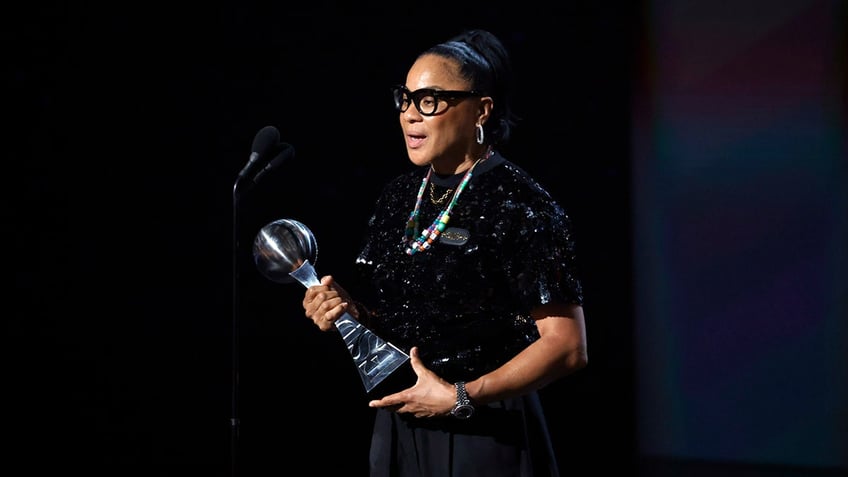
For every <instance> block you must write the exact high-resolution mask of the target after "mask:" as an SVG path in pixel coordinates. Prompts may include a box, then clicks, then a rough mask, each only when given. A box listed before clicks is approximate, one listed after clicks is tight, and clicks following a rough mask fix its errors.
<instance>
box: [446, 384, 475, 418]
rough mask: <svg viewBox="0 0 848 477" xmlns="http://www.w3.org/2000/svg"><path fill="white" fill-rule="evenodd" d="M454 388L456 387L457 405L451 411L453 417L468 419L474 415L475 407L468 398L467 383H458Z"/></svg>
mask: <svg viewBox="0 0 848 477" xmlns="http://www.w3.org/2000/svg"><path fill="white" fill-rule="evenodd" d="M454 387H456V404H455V405H454V406H453V409H451V415H452V416H453V417H455V418H457V419H468V418H469V417H471V416H472V415H474V406H473V405H472V404H471V399H470V398H469V397H468V391H466V390H465V381H457V382H456V383H454Z"/></svg>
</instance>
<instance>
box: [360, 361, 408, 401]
mask: <svg viewBox="0 0 848 477" xmlns="http://www.w3.org/2000/svg"><path fill="white" fill-rule="evenodd" d="M417 380H418V376H416V374H415V371H413V369H412V365H411V364H410V363H409V361H406V362H405V363H403V364H402V365H400V366H399V367H398V368H397V369H395V370H394V371H392V373H391V374H389V375H388V376H386V378H385V379H383V380H382V381H380V382H379V383H378V384H377V385H376V386H374V387H373V388H372V389H371V390H370V391H367V392H366V395H367V396H368V398H369V399H380V398H382V397H385V396H388V395H389V394H394V393H396V392H398V391H402V390H404V389H406V388H409V387H412V386H414V385H415V382H416V381H417Z"/></svg>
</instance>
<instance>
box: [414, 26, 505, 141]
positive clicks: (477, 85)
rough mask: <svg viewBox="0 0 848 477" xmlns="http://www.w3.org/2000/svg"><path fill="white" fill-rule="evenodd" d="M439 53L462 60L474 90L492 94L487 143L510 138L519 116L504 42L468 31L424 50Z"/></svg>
mask: <svg viewBox="0 0 848 477" xmlns="http://www.w3.org/2000/svg"><path fill="white" fill-rule="evenodd" d="M426 54H433V55H439V56H441V57H444V58H448V59H452V60H454V61H456V62H457V63H459V71H460V74H462V76H463V77H464V78H465V79H467V80H468V81H470V82H471V89H473V90H475V91H479V92H480V93H482V94H484V95H486V96H491V97H492V100H493V102H494V108H492V115H491V118H490V120H489V121H487V122H486V123H485V124H484V125H483V129H484V132H485V138H486V139H485V141H486V143H489V144H493V145H498V144H506V143H507V142H508V141H509V137H510V133H511V130H512V127H513V126H515V124H516V121H517V118H516V116H515V114H514V113H513V111H512V104H511V103H512V66H511V64H510V60H509V54H508V52H507V51H506V48H505V47H504V45H503V43H501V41H500V40H499V39H498V37H496V36H495V35H493V34H492V33H490V32H488V31H486V30H466V31H464V32H462V33H460V34H459V35H457V36H455V37H453V38H451V39H450V40H448V41H446V42H444V43H439V44H438V45H436V46H433V47H431V48H429V49H428V50H426V51H424V52H423V53H421V56H423V55H426Z"/></svg>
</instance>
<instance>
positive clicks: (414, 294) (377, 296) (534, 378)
mask: <svg viewBox="0 0 848 477" xmlns="http://www.w3.org/2000/svg"><path fill="white" fill-rule="evenodd" d="M510 82H511V71H510V64H509V58H508V55H507V52H506V50H505V48H504V46H503V44H502V43H501V42H500V41H499V40H498V39H497V38H496V37H495V36H494V35H492V34H491V33H489V32H487V31H483V30H472V31H467V32H464V33H462V34H460V35H459V36H457V37H454V38H453V39H451V40H449V41H447V42H445V43H441V44H439V45H436V46H434V47H432V48H430V49H428V50H427V51H425V52H423V53H422V54H421V55H420V56H419V57H418V58H417V59H416V60H415V62H414V63H413V65H412V66H411V68H410V69H409V71H408V73H407V76H406V82H405V84H403V85H399V86H396V87H394V88H393V94H394V100H395V105H396V106H397V109H398V112H399V118H400V125H401V130H402V131H403V137H404V140H405V142H406V149H407V153H408V155H409V160H410V161H411V162H412V163H413V164H414V165H416V166H420V167H417V168H415V170H413V171H412V172H410V173H406V174H403V175H401V176H400V177H397V178H396V179H395V180H393V181H391V182H390V183H389V184H388V185H387V186H386V187H385V188H384V190H383V192H382V195H381V196H380V197H379V199H378V200H377V203H376V206H375V209H374V212H373V215H372V216H371V218H370V220H369V222H368V232H367V237H366V240H365V245H364V247H363V249H362V251H361V253H360V255H359V257H357V260H356V264H357V267H358V268H359V269H360V270H361V272H362V273H363V276H364V277H365V278H366V279H367V280H368V282H369V283H370V284H371V285H372V286H373V291H374V296H373V298H370V299H368V300H366V299H365V298H363V297H361V296H358V297H357V298H359V300H358V301H354V299H353V297H351V296H350V295H349V294H348V292H347V291H345V289H344V288H342V287H341V286H340V285H339V284H338V283H335V282H334V281H333V279H332V277H330V276H325V277H323V278H322V279H321V284H320V285H316V286H312V287H309V288H308V289H307V291H306V294H305V296H304V300H303V307H304V310H305V313H306V316H307V317H309V318H310V319H311V320H312V321H313V322H314V323H315V324H316V325H317V326H318V327H319V328H320V329H321V330H325V331H326V330H330V329H335V327H334V325H333V322H334V321H335V320H336V319H338V318H339V317H340V316H341V315H342V314H343V313H345V312H348V313H350V314H351V315H352V316H353V317H354V318H356V319H358V320H359V321H361V322H362V323H363V325H365V326H366V327H368V328H369V329H371V330H372V331H373V332H374V333H375V334H376V335H378V336H380V337H381V338H383V339H385V340H386V341H388V342H390V343H392V344H394V345H395V346H397V347H399V348H401V349H402V350H404V351H407V352H409V354H410V363H411V368H412V370H413V371H414V374H415V380H414V384H411V386H409V387H406V388H405V389H400V390H397V392H390V393H389V394H387V395H385V396H375V397H378V398H377V399H374V400H372V401H371V402H370V403H369V405H370V406H371V407H374V408H376V409H377V410H376V415H375V423H374V430H373V434H372V442H371V450H370V470H371V475H372V476H375V477H376V476H450V475H457V476H474V475H485V476H539V475H545V476H555V475H559V472H558V468H557V462H556V457H555V455H554V452H553V448H552V445H551V440H550V435H549V432H548V428H547V424H546V422H545V418H544V413H543V410H542V408H541V405H540V400H539V395H538V390H539V389H540V388H542V387H543V386H545V385H547V384H549V383H550V382H552V381H554V380H556V379H558V378H561V377H563V376H565V375H568V374H570V373H573V372H575V371H577V370H579V369H581V368H583V367H584V366H586V364H587V359H588V356H587V348H586V346H587V344H586V331H585V323H584V317H583V308H582V305H583V294H582V289H581V284H580V280H579V278H578V276H577V273H576V267H575V250H574V240H573V237H572V232H571V223H570V220H569V218H568V216H567V215H566V214H565V212H564V211H563V209H562V208H561V207H560V206H559V205H558V204H557V203H556V202H555V201H554V200H553V199H552V198H551V196H550V195H549V194H548V193H547V192H546V191H545V190H544V189H543V188H542V187H541V186H540V185H539V184H538V183H537V182H536V181H535V180H533V179H532V178H531V177H530V176H528V175H527V174H526V173H525V171H523V170H522V169H521V168H519V167H518V166H516V165H515V164H514V163H512V162H511V161H509V160H507V159H506V158H505V157H503V156H502V155H501V154H500V152H499V151H498V146H500V145H502V144H505V143H506V142H507V141H508V140H509V136H510V130H511V128H512V127H513V126H514V125H515V122H516V121H515V118H514V115H513V113H512V110H511V107H510V104H509V101H510V86H511V84H510Z"/></svg>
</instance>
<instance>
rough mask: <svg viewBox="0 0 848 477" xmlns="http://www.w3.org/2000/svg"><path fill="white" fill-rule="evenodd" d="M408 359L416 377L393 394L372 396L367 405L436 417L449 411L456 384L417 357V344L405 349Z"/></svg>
mask: <svg viewBox="0 0 848 477" xmlns="http://www.w3.org/2000/svg"><path fill="white" fill-rule="evenodd" d="M409 362H410V364H411V365H412V370H413V371H414V372H415V375H416V376H417V377H418V379H417V380H416V381H415V385H413V386H412V387H410V388H406V389H404V390H402V391H399V392H396V393H394V394H389V395H388V396H384V397H383V398H382V399H375V400H373V401H371V402H369V403H368V405H369V406H370V407H377V408H386V409H389V410H392V411H394V412H398V413H408V414H412V415H414V416H415V417H437V416H448V415H450V412H451V409H453V406H454V404H456V388H455V387H454V385H453V384H451V383H449V382H447V381H445V380H444V379H442V378H441V377H439V376H438V375H436V373H434V372H432V371H430V370H429V369H427V367H426V366H424V363H423V362H421V358H419V357H418V347H417V346H415V347H413V348H412V349H411V350H410V351H409Z"/></svg>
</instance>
